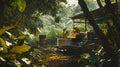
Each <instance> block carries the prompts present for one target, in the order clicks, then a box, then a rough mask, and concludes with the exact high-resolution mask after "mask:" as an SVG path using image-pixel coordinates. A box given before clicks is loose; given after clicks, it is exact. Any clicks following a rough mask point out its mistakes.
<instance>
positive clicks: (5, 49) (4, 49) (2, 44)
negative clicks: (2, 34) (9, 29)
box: [0, 38, 8, 53]
mask: <svg viewBox="0 0 120 67" xmlns="http://www.w3.org/2000/svg"><path fill="white" fill-rule="evenodd" d="M0 44H1V46H2V47H3V53H7V52H8V50H7V45H6V43H5V41H4V40H3V38H0Z"/></svg>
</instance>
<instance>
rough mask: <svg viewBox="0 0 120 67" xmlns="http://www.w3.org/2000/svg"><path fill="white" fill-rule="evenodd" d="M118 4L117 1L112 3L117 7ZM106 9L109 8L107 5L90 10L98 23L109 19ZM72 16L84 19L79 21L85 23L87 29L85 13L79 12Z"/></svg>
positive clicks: (74, 18)
mask: <svg viewBox="0 0 120 67" xmlns="http://www.w3.org/2000/svg"><path fill="white" fill-rule="evenodd" d="M116 6H117V4H116V3H114V4H112V7H113V8H116ZM106 11H107V10H106V6H105V7H103V8H98V9H95V10H93V11H90V14H91V15H92V16H93V18H94V19H95V21H96V22H97V23H102V21H104V20H105V19H109V16H106V15H105V13H106ZM70 18H71V19H72V20H76V19H80V20H82V22H81V21H80V22H79V23H85V30H86V24H87V22H88V21H87V19H86V18H85V16H84V13H81V14H77V15H75V16H72V17H70Z"/></svg>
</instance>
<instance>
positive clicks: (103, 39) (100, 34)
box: [78, 0, 114, 58]
mask: <svg viewBox="0 0 120 67" xmlns="http://www.w3.org/2000/svg"><path fill="white" fill-rule="evenodd" d="M78 3H79V5H80V6H81V8H82V10H83V12H84V15H85V17H86V18H87V19H88V21H89V23H90V25H91V26H92V27H93V29H94V30H95V32H96V33H97V34H98V37H99V39H100V40H101V42H102V46H103V48H104V50H105V51H106V53H107V54H108V55H109V58H110V57H112V55H113V53H114V50H113V49H112V48H111V47H110V45H111V44H110V43H109V41H108V39H107V37H106V36H105V35H104V33H103V32H102V30H101V29H100V28H99V27H98V25H97V24H96V22H95V20H94V18H93V17H92V15H91V14H90V13H89V10H88V8H87V5H86V3H85V2H84V0H79V2H78Z"/></svg>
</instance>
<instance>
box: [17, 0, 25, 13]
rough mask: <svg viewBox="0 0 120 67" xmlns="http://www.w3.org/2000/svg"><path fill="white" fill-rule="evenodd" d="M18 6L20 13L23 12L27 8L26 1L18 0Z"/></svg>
mask: <svg viewBox="0 0 120 67" xmlns="http://www.w3.org/2000/svg"><path fill="white" fill-rule="evenodd" d="M17 6H18V10H19V11H20V12H23V11H24V10H25V8H26V1H25V0H17Z"/></svg>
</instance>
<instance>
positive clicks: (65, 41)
mask: <svg viewBox="0 0 120 67" xmlns="http://www.w3.org/2000/svg"><path fill="white" fill-rule="evenodd" d="M66 45H71V39H66V38H58V39H57V46H66Z"/></svg>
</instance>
